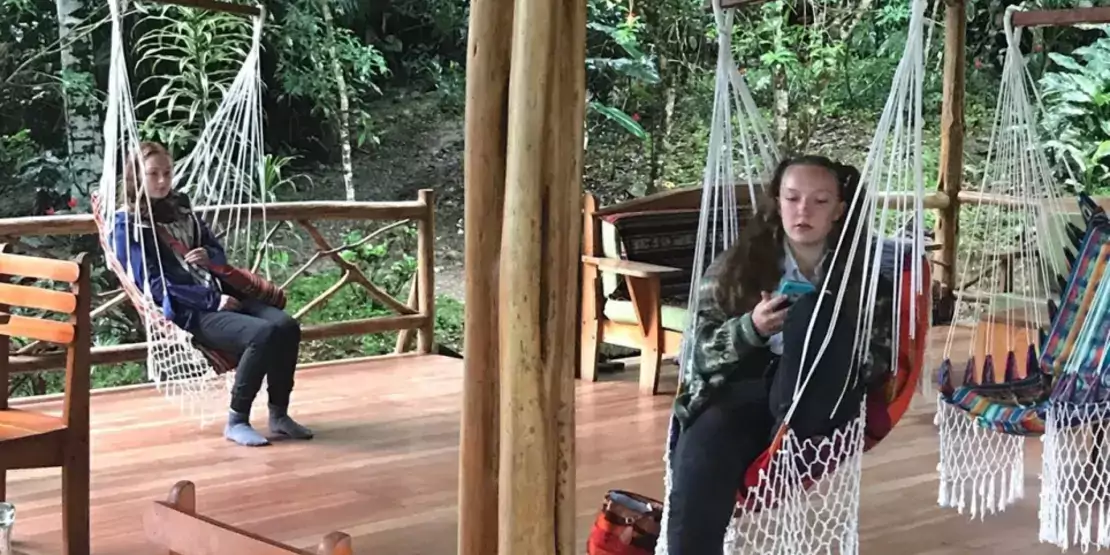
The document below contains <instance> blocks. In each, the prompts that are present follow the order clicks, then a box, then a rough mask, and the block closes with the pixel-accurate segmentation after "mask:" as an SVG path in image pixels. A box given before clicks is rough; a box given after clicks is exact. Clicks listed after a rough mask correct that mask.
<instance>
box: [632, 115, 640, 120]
mask: <svg viewBox="0 0 1110 555" xmlns="http://www.w3.org/2000/svg"><path fill="white" fill-rule="evenodd" d="M632 120H633V121H640V114H632Z"/></svg>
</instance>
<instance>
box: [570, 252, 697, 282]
mask: <svg viewBox="0 0 1110 555" xmlns="http://www.w3.org/2000/svg"><path fill="white" fill-rule="evenodd" d="M582 262H583V263H585V264H591V265H593V266H597V267H598V269H600V270H604V271H607V272H615V273H618V274H620V275H622V276H629V277H638V278H649V277H654V276H658V275H659V274H669V273H672V272H681V271H682V270H680V269H678V268H671V267H670V266H659V265H657V264H648V263H646V262H635V261H632V260H619V259H616V258H602V257H597V256H583V257H582Z"/></svg>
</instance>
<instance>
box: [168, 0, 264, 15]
mask: <svg viewBox="0 0 1110 555" xmlns="http://www.w3.org/2000/svg"><path fill="white" fill-rule="evenodd" d="M150 1H151V2H155V3H158V4H171V5H175V6H184V7H186V8H198V9H201V10H208V11H211V12H224V13H231V14H236V15H246V16H251V17H259V16H261V15H262V14H263V13H264V12H263V10H262V8H261V7H259V6H249V5H245V4H232V3H230V2H220V1H218V0H150Z"/></svg>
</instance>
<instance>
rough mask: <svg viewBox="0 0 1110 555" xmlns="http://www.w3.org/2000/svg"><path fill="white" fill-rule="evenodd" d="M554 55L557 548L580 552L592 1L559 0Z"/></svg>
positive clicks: (546, 260)
mask: <svg viewBox="0 0 1110 555" xmlns="http://www.w3.org/2000/svg"><path fill="white" fill-rule="evenodd" d="M555 4H556V8H555V13H554V14H553V17H552V23H553V24H554V34H555V39H554V45H553V47H552V52H553V56H552V58H553V59H554V60H555V62H554V64H553V66H554V67H553V68H552V86H551V87H550V89H549V90H550V94H551V96H550V99H549V104H548V109H547V110H546V111H547V115H548V120H547V133H546V136H547V149H546V150H547V155H546V156H545V159H546V170H547V171H546V172H545V174H546V180H547V184H546V185H547V187H546V188H547V194H546V199H545V200H546V202H547V206H546V207H545V208H546V209H547V213H546V214H545V216H546V218H545V220H544V226H543V229H547V230H559V232H558V233H545V234H543V240H544V241H545V242H546V244H545V245H544V249H543V253H544V256H543V275H542V276H541V283H542V284H543V287H544V290H543V295H544V302H545V307H544V308H545V310H544V334H543V341H544V348H543V353H544V370H545V374H546V378H547V384H546V387H547V398H548V399H549V402H548V407H549V411H550V412H549V415H548V420H549V422H550V424H551V427H552V431H551V439H552V441H553V444H552V447H553V450H554V453H553V454H554V456H553V458H552V465H553V469H554V470H553V471H554V476H553V479H554V482H555V483H554V488H555V489H554V493H555V499H554V515H553V516H554V526H555V552H556V553H558V554H559V555H575V554H577V553H578V552H579V546H578V545H577V542H576V541H575V528H576V522H575V509H576V506H575V447H574V439H575V436H574V434H575V427H574V406H575V403H574V401H575V398H574V393H575V369H576V367H577V364H576V362H577V360H578V352H577V349H576V347H577V346H578V341H577V340H578V332H579V321H578V299H579V295H578V294H574V295H571V294H567V293H568V292H570V291H578V289H579V287H581V281H580V280H579V268H580V266H581V264H579V263H578V257H579V255H580V252H579V249H580V245H581V242H582V215H581V205H580V200H579V199H581V198H582V171H583V162H584V156H585V144H584V142H583V141H584V139H585V137H584V134H585V132H584V128H583V126H582V121H583V120H584V118H585V112H586V71H585V67H586V0H557V1H556V3H555Z"/></svg>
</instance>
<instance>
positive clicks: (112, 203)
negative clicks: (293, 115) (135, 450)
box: [93, 0, 267, 425]
mask: <svg viewBox="0 0 1110 555" xmlns="http://www.w3.org/2000/svg"><path fill="white" fill-rule="evenodd" d="M108 4H109V6H110V8H111V16H112V53H111V66H110V72H109V79H108V99H107V115H106V117H105V120H104V145H105V148H104V166H103V170H102V173H101V178H100V186H99V189H98V191H97V192H96V193H95V194H94V197H93V215H94V219H95V220H96V223H97V228H98V230H99V233H98V235H99V240H100V244H101V247H102V249H103V250H104V253H105V260H106V261H107V264H108V266H109V268H110V269H111V270H112V271H113V272H114V273H115V274H116V276H117V277H118V278H119V281H120V284H121V286H122V287H123V289H124V292H125V293H126V294H127V296H128V298H129V300H130V301H131V302H132V304H133V305H134V306H135V308H136V310H137V311H138V313H139V316H140V318H141V320H142V322H143V325H144V327H145V332H146V337H147V347H148V352H147V360H146V367H147V376H148V377H149V379H150V380H152V381H153V382H154V383H155V384H156V385H157V386H158V389H159V390H160V391H162V392H163V393H164V394H165V395H166V396H167V397H168V398H170V399H172V400H175V401H177V402H178V404H179V405H180V407H181V409H182V410H183V411H184V412H187V413H188V414H190V415H194V416H199V417H200V420H201V424H202V425H203V424H204V423H206V422H208V421H209V419H210V417H211V416H212V415H214V414H217V413H219V414H222V412H223V409H222V408H220V409H218V410H210V409H215V408H216V407H215V406H214V405H218V404H221V403H222V404H224V405H226V402H227V393H228V387H229V385H230V382H231V381H232V379H233V372H227V373H226V374H224V375H221V374H220V373H219V372H217V371H216V368H215V367H214V366H213V364H212V362H210V360H209V358H207V357H206V356H205V354H204V353H202V352H201V350H200V349H198V348H197V346H196V345H195V344H194V339H193V337H192V334H190V333H188V332H186V331H185V330H183V329H182V328H180V327H178V326H177V325H175V324H174V323H173V322H171V321H169V320H167V318H166V317H165V315H164V313H163V309H162V307H161V306H159V305H158V303H156V302H154V299H153V296H152V295H151V291H150V286H149V280H143V281H144V283H143V284H141V285H139V284H137V282H136V279H135V276H134V275H133V273H132V264H133V263H137V264H141V265H142V267H143V268H146V269H147V270H146V272H147V273H148V274H154V270H153V269H151V266H150V265H148V264H147V260H142V261H133V260H131V259H130V254H129V253H123V256H124V257H125V259H123V260H121V259H118V258H117V257H116V256H114V255H113V253H115V252H116V251H115V244H116V240H117V237H116V230H115V225H114V224H115V219H116V215H117V213H118V212H121V211H125V210H126V209H125V208H123V207H124V206H126V205H127V204H126V203H125V200H126V199H124V198H122V197H121V196H120V195H121V194H126V193H125V192H124V188H123V187H122V186H121V183H122V179H121V178H122V174H121V171H122V168H123V166H124V164H125V162H126V161H127V160H128V159H129V158H130V157H131V156H132V155H133V153H136V152H137V151H138V148H139V144H140V142H141V139H140V134H139V130H138V126H137V123H136V117H135V105H134V103H133V100H132V93H131V83H130V79H129V70H128V68H129V67H130V63H129V62H128V59H127V56H126V55H125V51H124V16H125V14H126V13H127V12H126V7H127V6H126V4H127V0H108ZM187 9H191V8H187ZM265 13H266V12H265V10H264V9H263V10H261V11H260V14H259V15H257V16H255V17H253V30H252V36H251V44H250V49H249V50H248V51H247V52H246V56H245V58H244V60H243V65H242V67H241V68H240V69H239V71H238V73H237V75H236V76H235V78H234V80H233V82H232V83H231V85H230V86H228V87H227V88H226V90H224V91H223V98H222V100H221V103H220V105H219V106H218V108H217V110H216V111H215V113H214V114H213V116H212V118H211V119H210V120H209V121H208V122H207V123H206V125H205V127H204V129H203V131H202V132H201V134H200V136H199V138H198V139H197V140H196V143H195V145H194V146H193V148H192V150H191V151H190V152H189V153H188V154H187V155H186V156H184V157H182V158H181V159H179V160H177V161H175V163H174V168H173V171H174V176H173V187H174V190H176V191H177V192H178V193H180V194H183V195H186V196H188V197H189V198H190V200H191V202H192V205H193V207H194V209H195V210H197V211H198V212H203V217H204V218H205V220H206V221H207V222H208V224H209V226H210V227H212V229H213V232H214V233H216V232H217V230H219V229H223V230H226V231H227V234H226V236H225V237H224V245H225V250H226V251H227V255H228V259H229V261H231V260H234V259H235V257H236V256H237V255H238V256H244V255H246V256H249V251H250V249H251V237H250V234H251V228H252V223H261V224H262V225H263V226H264V225H265V211H264V209H263V210H261V211H259V213H258V214H256V213H255V210H252V209H248V208H246V205H250V204H251V203H252V202H254V201H259V200H264V199H265V198H266V197H267V193H266V190H265V187H266V181H265V177H264V158H263V141H262V83H261V77H260V76H261V73H260V63H259V61H260V53H261V41H262V26H263V22H264V20H265V17H266V16H265ZM139 158H141V157H139ZM139 163H140V168H139V170H138V171H137V172H136V173H137V176H136V178H137V179H139V180H140V187H145V183H144V182H143V180H145V173H146V172H145V168H143V167H142V165H141V164H142V161H141V160H140V161H139ZM144 202H146V203H147V207H148V208H149V200H148V199H147V200H144ZM147 213H148V214H149V211H148V212H147ZM127 216H128V217H129V218H130V221H131V222H132V224H133V225H132V226H130V227H129V229H130V235H131V237H129V239H130V240H131V241H137V242H139V244H140V245H142V247H143V251H142V252H144V253H145V252H147V251H146V248H147V245H146V244H145V241H144V238H143V234H141V233H138V232H137V231H138V228H137V226H152V222H151V221H150V219H149V217H148V218H147V219H146V221H144V219H143V217H142V216H140V214H139V212H138V210H137V209H136V210H134V211H132V212H131V213H129V214H127ZM255 220H257V221H255ZM121 239H122V238H121ZM159 248H160V247H159V245H158V244H157V242H155V245H153V249H155V252H159V253H160V251H159V250H158V249H159ZM144 258H145V256H144ZM156 267H157V269H158V271H161V265H160V263H159V264H157V265H156ZM162 295H167V292H166V291H165V289H164V288H163V291H162Z"/></svg>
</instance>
